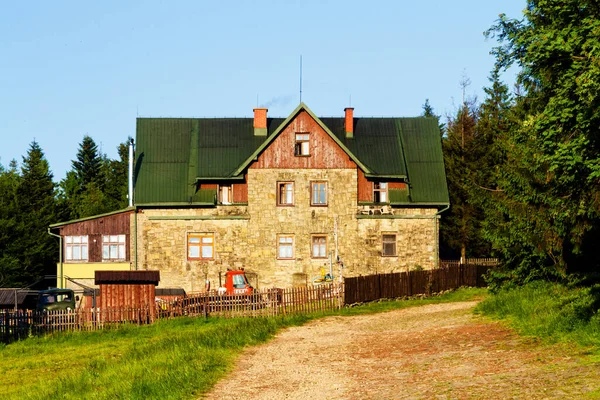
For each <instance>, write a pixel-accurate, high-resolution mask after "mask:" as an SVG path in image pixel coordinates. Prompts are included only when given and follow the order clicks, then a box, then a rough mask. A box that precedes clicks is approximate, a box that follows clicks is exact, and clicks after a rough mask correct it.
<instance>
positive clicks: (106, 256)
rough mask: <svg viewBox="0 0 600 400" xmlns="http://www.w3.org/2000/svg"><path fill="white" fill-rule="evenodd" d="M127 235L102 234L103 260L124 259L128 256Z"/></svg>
mask: <svg viewBox="0 0 600 400" xmlns="http://www.w3.org/2000/svg"><path fill="white" fill-rule="evenodd" d="M126 244H127V239H126V238H125V235H102V261H122V260H125V259H126V257H127V251H126V247H125V246H126Z"/></svg>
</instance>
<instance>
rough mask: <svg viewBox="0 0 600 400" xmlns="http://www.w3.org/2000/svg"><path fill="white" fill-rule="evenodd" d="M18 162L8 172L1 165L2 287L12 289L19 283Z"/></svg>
mask: <svg viewBox="0 0 600 400" xmlns="http://www.w3.org/2000/svg"><path fill="white" fill-rule="evenodd" d="M20 178H21V177H20V175H19V172H18V170H17V161H16V160H12V161H11V163H10V165H9V168H8V170H7V169H5V168H4V167H3V166H2V165H1V164H0V287H12V286H15V284H16V282H18V281H19V273H20V271H19V267H20V262H19V257H18V255H19V254H18V246H16V244H17V243H18V242H19V239H20V237H19V235H20V233H21V232H19V230H18V222H17V188H18V186H19V182H20Z"/></svg>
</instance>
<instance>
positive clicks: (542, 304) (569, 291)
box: [475, 282, 600, 357]
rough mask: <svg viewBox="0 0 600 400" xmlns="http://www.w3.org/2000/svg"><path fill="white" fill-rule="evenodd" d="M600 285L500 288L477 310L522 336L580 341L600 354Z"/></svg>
mask: <svg viewBox="0 0 600 400" xmlns="http://www.w3.org/2000/svg"><path fill="white" fill-rule="evenodd" d="M599 306H600V285H596V286H591V287H584V288H573V287H568V286H565V285H561V284H557V283H550V282H534V283H531V284H529V285H526V286H523V287H519V288H513V289H510V290H504V291H500V292H498V293H497V294H494V295H492V296H489V297H488V298H487V299H486V300H485V301H483V302H481V303H480V304H479V305H478V306H477V307H476V309H475V310H476V312H478V313H481V314H484V315H486V316H489V317H492V318H494V319H500V320H504V321H507V322H508V324H509V325H510V326H511V327H513V328H514V329H515V330H517V332H519V333H520V334H521V335H525V336H534V337H537V338H540V339H541V340H542V341H544V342H547V343H569V344H573V343H575V344H578V345H580V346H582V347H586V348H588V351H589V352H590V353H592V354H595V355H596V357H597V356H600V314H599V312H598V311H599V310H598V308H599Z"/></svg>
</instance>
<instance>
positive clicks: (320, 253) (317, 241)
mask: <svg viewBox="0 0 600 400" xmlns="http://www.w3.org/2000/svg"><path fill="white" fill-rule="evenodd" d="M326 257H327V236H325V235H313V237H312V258H326Z"/></svg>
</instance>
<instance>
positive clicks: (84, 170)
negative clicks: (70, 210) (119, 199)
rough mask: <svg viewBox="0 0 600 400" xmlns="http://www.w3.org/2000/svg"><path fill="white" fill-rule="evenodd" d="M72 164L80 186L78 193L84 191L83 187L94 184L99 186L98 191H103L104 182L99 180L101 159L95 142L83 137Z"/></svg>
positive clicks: (86, 136) (88, 137)
mask: <svg viewBox="0 0 600 400" xmlns="http://www.w3.org/2000/svg"><path fill="white" fill-rule="evenodd" d="M72 164H73V170H74V171H75V174H76V177H77V180H78V183H79V186H80V192H83V191H85V187H86V186H87V185H88V184H90V183H96V184H98V185H100V186H99V187H100V189H103V184H104V182H102V179H101V177H102V176H101V172H102V158H101V156H100V154H99V152H98V146H97V145H96V142H94V139H92V138H91V137H90V136H88V135H85V136H84V137H83V140H82V141H81V143H80V144H79V150H78V151H77V159H76V160H73V161H72Z"/></svg>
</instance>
